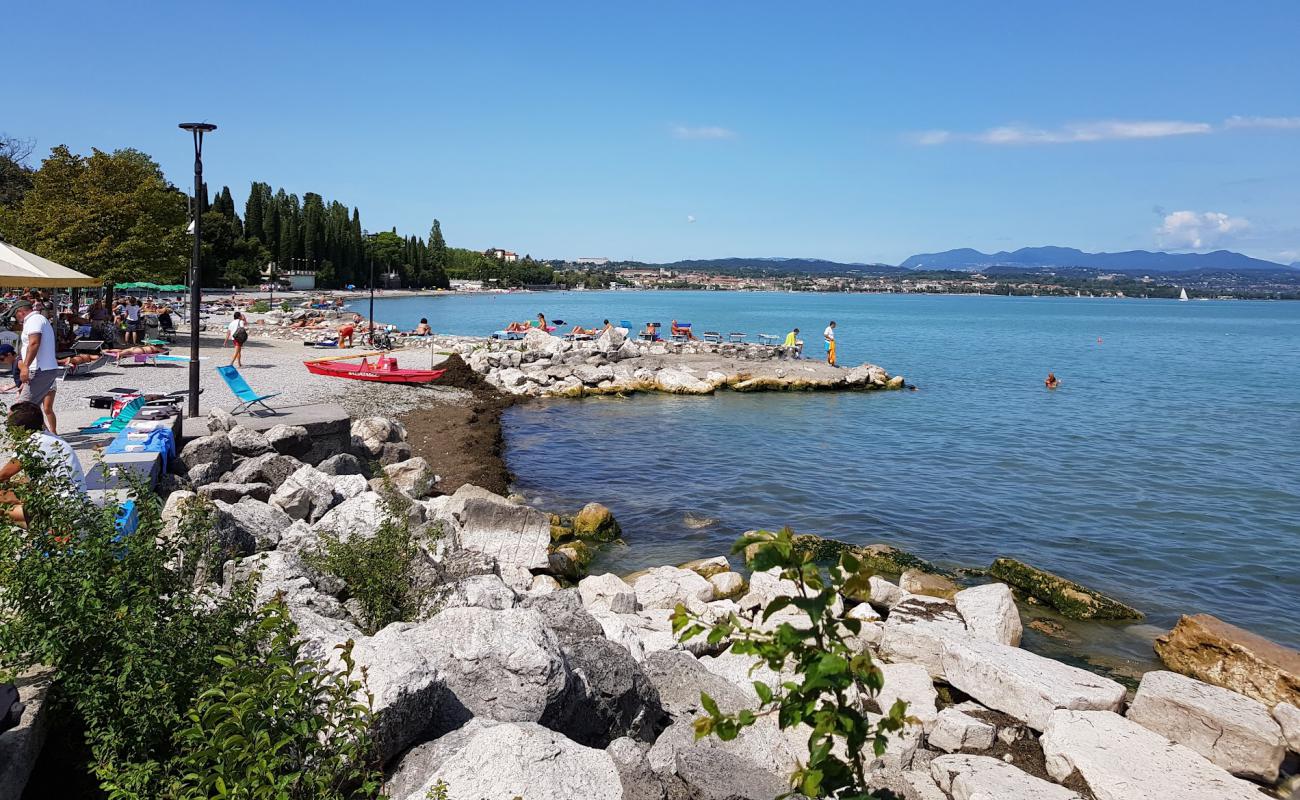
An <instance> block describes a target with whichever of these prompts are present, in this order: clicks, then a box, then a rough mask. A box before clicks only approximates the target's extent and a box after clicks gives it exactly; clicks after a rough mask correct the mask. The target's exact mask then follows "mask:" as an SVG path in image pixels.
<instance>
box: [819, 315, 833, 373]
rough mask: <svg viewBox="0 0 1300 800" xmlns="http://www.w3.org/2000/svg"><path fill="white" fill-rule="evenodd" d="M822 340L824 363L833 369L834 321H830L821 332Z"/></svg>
mask: <svg viewBox="0 0 1300 800" xmlns="http://www.w3.org/2000/svg"><path fill="white" fill-rule="evenodd" d="M822 338H823V339H825V340H826V363H827V364H830V365H831V366H832V367H833V366H835V320H831V324H829V325H827V326H826V330H824V331H822Z"/></svg>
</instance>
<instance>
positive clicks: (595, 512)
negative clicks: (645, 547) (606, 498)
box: [573, 503, 623, 542]
mask: <svg viewBox="0 0 1300 800" xmlns="http://www.w3.org/2000/svg"><path fill="white" fill-rule="evenodd" d="M622 533H623V530H622V528H620V527H619V524H618V520H616V519H614V514H613V513H612V512H611V511H610V510H609V509H608V508H606V507H605V506H602V505H601V504H600V503H588V504H587V505H585V506H583V507H582V510H580V511H579V512H578V513H577V514H575V515H574V517H573V534H574V535H575V536H577V537H579V538H582V539H594V540H595V541H598V542H612V541H614V540H615V539H617V538H618V537H619V536H621V535H622Z"/></svg>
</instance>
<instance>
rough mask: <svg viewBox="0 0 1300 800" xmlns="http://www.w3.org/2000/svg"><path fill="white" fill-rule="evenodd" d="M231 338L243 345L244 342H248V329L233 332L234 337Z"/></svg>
mask: <svg viewBox="0 0 1300 800" xmlns="http://www.w3.org/2000/svg"><path fill="white" fill-rule="evenodd" d="M231 338H233V339H234V340H235V341H236V342H239V343H240V344H243V343H244V342H246V341H248V329H247V328H240V329H239V330H237V331H235V335H234V336H233V337H231Z"/></svg>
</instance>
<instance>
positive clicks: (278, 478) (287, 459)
mask: <svg viewBox="0 0 1300 800" xmlns="http://www.w3.org/2000/svg"><path fill="white" fill-rule="evenodd" d="M301 466H302V462H301V461H299V460H298V459H296V458H293V457H292V456H282V455H280V454H278V453H265V454H263V455H260V456H254V457H253V458H247V459H244V461H242V462H241V463H240V464H239V466H237V467H235V469H234V471H233V472H232V473H231V474H230V475H229V476H228V477H227V478H226V479H225V480H226V481H227V482H231V483H265V484H268V485H270V486H271V488H273V489H274V488H277V487H279V485H280V484H282V483H284V481H285V479H286V478H288V477H289V476H290V475H292V474H293V473H295V472H297V471H298V468H299V467H301Z"/></svg>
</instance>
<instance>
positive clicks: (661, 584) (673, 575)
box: [632, 567, 713, 609]
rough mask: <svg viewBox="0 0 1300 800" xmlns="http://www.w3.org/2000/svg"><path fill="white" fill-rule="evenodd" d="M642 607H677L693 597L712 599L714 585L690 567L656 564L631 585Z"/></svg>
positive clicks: (703, 599) (702, 599)
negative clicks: (657, 565) (660, 565)
mask: <svg viewBox="0 0 1300 800" xmlns="http://www.w3.org/2000/svg"><path fill="white" fill-rule="evenodd" d="M632 590H633V591H634V592H636V600H637V603H639V604H640V606H641V608H646V609H650V608H674V607H676V605H677V604H678V603H686V602H687V601H688V600H689V599H690V598H695V599H696V600H701V601H703V602H705V603H707V602H709V601H710V600H712V599H713V584H711V583H709V582H708V581H707V580H705V579H704V578H701V577H700V576H699V575H697V574H696V573H694V572H691V571H690V570H689V569H681V568H679V567H654V568H652V569H649V570H646V571H645V572H644V573H642V574H641V576H640V577H638V578H637V579H636V582H634V583H633V584H632Z"/></svg>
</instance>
